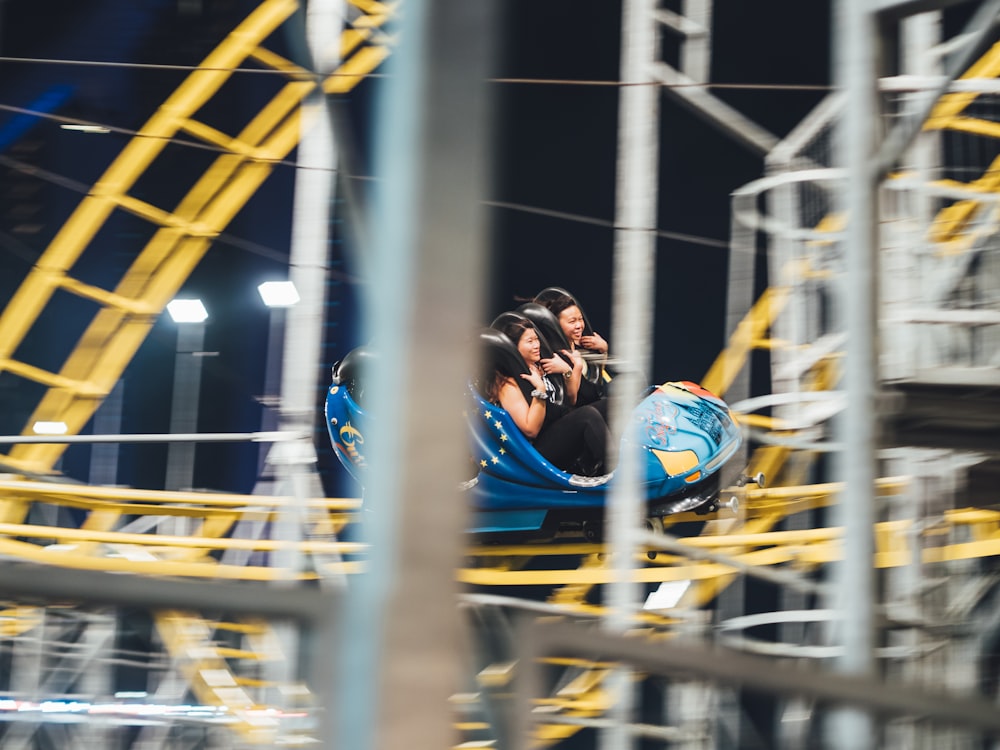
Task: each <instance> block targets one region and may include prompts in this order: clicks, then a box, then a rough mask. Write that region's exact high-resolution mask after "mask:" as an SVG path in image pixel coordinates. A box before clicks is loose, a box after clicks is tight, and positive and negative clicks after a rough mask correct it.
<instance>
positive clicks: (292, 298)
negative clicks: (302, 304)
mask: <svg viewBox="0 0 1000 750" xmlns="http://www.w3.org/2000/svg"><path fill="white" fill-rule="evenodd" d="M257 293H258V294H260V298H261V299H262V300H264V304H265V305H267V306H268V307H291V306H292V305H295V304H298V302H299V291H298V290H297V289H296V288H295V284H293V283H292V282H291V281H265V282H264V283H263V284H261V285H260V286H258V287H257Z"/></svg>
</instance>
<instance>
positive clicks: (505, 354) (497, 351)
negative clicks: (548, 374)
mask: <svg viewBox="0 0 1000 750" xmlns="http://www.w3.org/2000/svg"><path fill="white" fill-rule="evenodd" d="M494 322H496V321H494ZM509 329H510V330H511V332H512V333H514V334H515V335H517V336H518V338H520V334H518V333H517V332H516V329H517V326H516V322H515V321H512V322H511V325H510V326H509ZM479 347H480V350H479V352H480V356H479V359H480V361H479V364H480V369H479V376H478V378H477V379H476V385H477V387H478V388H479V392H480V393H482V394H483V396H485V397H486V400H487V401H492V402H494V403H496V402H497V395H498V392H499V388H500V384H501V383H502V382H503V381H504V380H506V379H507V378H513V379H514V381H515V382H516V383H517V384H518V387H519V388H521V390H522V391H524V392H525V393H527V392H528V391H530V389H531V385H530V384H527V381H525V380H524V378H522V377H520V375H521V373H526V372H528V366H527V365H526V364H525V362H524V358H523V357H522V356H521V354H520V352H519V351H518V349H517V344H516V343H515V342H514V341H513V340H512V339H511V338H510V336H508V335H507V334H506V333H504V332H503V331H501V330H500V329H499V328H497V327H495V326H493V327H490V328H484V329H483V330H482V331H480V333H479ZM523 384H525V385H523ZM525 387H527V389H528V391H525Z"/></svg>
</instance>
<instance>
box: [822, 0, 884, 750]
mask: <svg viewBox="0 0 1000 750" xmlns="http://www.w3.org/2000/svg"><path fill="white" fill-rule="evenodd" d="M834 34H835V37H834V39H835V42H834V43H835V48H834V49H835V55H834V63H835V66H834V67H835V71H836V73H837V75H838V80H837V84H838V86H839V88H841V89H842V90H843V91H844V93H845V96H846V102H845V105H846V106H845V109H844V112H843V115H842V117H841V120H840V122H839V123H838V124H837V127H836V129H835V131H834V135H835V142H834V148H835V151H834V155H835V160H836V162H837V164H838V166H842V167H843V168H844V169H845V170H846V172H847V180H846V183H845V184H844V188H843V192H842V193H841V195H840V206H839V209H840V210H841V211H843V213H844V214H845V216H846V217H847V226H846V228H845V231H844V234H843V236H842V238H841V253H842V255H843V257H844V259H845V261H844V262H845V266H846V270H845V271H844V272H843V273H842V278H841V286H840V289H839V292H840V294H839V301H838V306H839V308H838V309H839V314H840V315H841V316H842V318H841V320H842V321H843V324H844V325H843V327H844V329H845V330H846V331H847V345H846V355H847V356H846V363H845V374H844V378H843V385H842V387H843V388H844V390H846V392H847V406H846V409H845V414H844V418H843V420H842V422H841V423H840V430H841V441H840V442H841V443H842V444H843V445H844V446H845V447H844V450H843V453H842V454H841V455H840V465H839V466H838V471H839V472H840V473H841V474H842V475H843V476H844V482H845V488H844V492H843V494H842V495H841V499H840V503H839V505H838V512H839V522H840V525H841V526H843V528H844V555H843V558H842V561H841V562H840V564H839V565H838V566H837V568H836V573H835V575H836V576H837V578H836V583H837V589H838V591H837V594H836V602H835V608H836V609H838V610H839V611H841V612H842V613H843V618H842V620H841V621H840V632H839V635H840V638H838V639H837V640H839V641H840V642H841V643H842V644H843V648H844V650H843V656H842V657H840V659H839V662H838V668H839V670H840V671H841V672H844V673H846V674H849V675H852V676H857V677H860V678H870V677H871V676H872V675H874V670H875V657H874V652H875V651H874V650H875V596H876V590H875V564H874V554H875V540H874V531H873V529H874V526H875V479H876V467H875V452H876V447H877V443H876V435H875V432H876V402H875V394H876V389H877V371H876V370H877V363H878V351H877V341H876V330H877V326H878V319H877V311H878V306H877V295H878V290H877V278H878V276H877V273H878V270H877V262H878V261H877V248H878V246H879V245H878V237H877V223H876V217H877V216H878V190H877V179H878V178H877V175H876V171H875V160H874V158H873V157H874V156H875V152H876V141H875V127H876V122H877V119H876V118H877V105H876V102H877V99H876V97H877V88H876V79H877V66H876V58H877V55H878V39H879V32H878V24H877V17H876V16H875V14H874V13H873V12H872V2H871V0H839V2H838V4H837V6H836V9H835V16H834ZM827 732H828V736H827V739H828V740H829V742H830V746H831V747H834V748H843V749H844V750H866V749H869V748H874V747H875V742H876V740H875V730H874V723H873V720H872V717H871V716H870V715H869V714H868V713H866V712H865V711H861V710H858V709H856V708H851V709H843V710H840V711H836V712H835V713H834V715H833V716H832V717H831V721H830V723H829V725H828V727H827Z"/></svg>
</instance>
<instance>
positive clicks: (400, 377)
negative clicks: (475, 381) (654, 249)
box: [336, 0, 496, 750]
mask: <svg viewBox="0 0 1000 750" xmlns="http://www.w3.org/2000/svg"><path fill="white" fill-rule="evenodd" d="M493 8H494V4H493V2H492V0H476V2H467V0H407V2H406V5H405V13H404V14H403V15H402V16H401V17H400V27H399V29H398V38H399V46H398V47H397V48H396V49H395V50H394V52H393V55H392V57H391V58H390V59H389V69H388V73H389V76H388V78H387V79H386V80H385V82H384V87H385V88H384V90H383V92H382V94H383V97H382V99H381V101H380V107H379V109H378V123H377V125H378V128H379V133H378V137H377V139H376V170H375V171H376V176H377V178H378V184H377V188H376V193H375V196H374V203H373V206H374V212H373V215H372V219H371V239H372V252H373V259H372V260H373V262H372V263H371V264H369V268H370V269H373V272H372V277H371V279H370V282H371V284H370V287H371V296H370V297H369V298H368V299H367V300H366V307H365V314H366V318H365V320H366V323H367V333H368V335H369V336H370V337H371V343H370V346H371V347H372V349H373V350H374V351H375V352H376V353H377V356H378V362H379V364H378V365H376V366H373V367H372V368H371V370H370V371H369V372H366V373H365V377H366V378H367V379H368V381H369V382H370V383H371V387H370V388H369V392H370V393H372V394H373V395H374V398H373V403H372V405H371V410H370V411H371V415H372V429H371V434H370V435H366V436H365V437H366V443H367V445H368V446H369V447H370V449H371V450H370V454H369V458H370V466H371V468H372V471H371V472H370V473H369V481H368V483H367V484H366V486H365V508H366V511H367V513H366V514H365V521H364V523H363V535H364V538H365V539H366V540H367V541H369V542H370V543H371V552H370V554H369V560H368V571H367V572H366V573H363V574H362V575H360V576H352V577H351V579H350V581H349V582H348V586H349V588H348V606H347V608H346V609H345V611H344V613H343V614H344V623H345V629H344V630H343V631H342V633H343V638H342V640H341V643H340V644H339V646H340V664H339V665H338V678H339V679H338V687H339V699H338V705H337V709H338V713H339V718H338V722H337V737H336V739H337V748H338V750H369V748H372V747H379V748H392V749H393V750H395V749H396V748H399V750H403V749H404V748H405V749H406V750H409V748H413V747H415V746H419V747H427V748H446V747H452V746H453V745H454V744H456V743H455V741H454V740H455V738H454V730H453V723H452V717H451V714H450V710H449V702H448V699H449V698H450V697H451V695H452V694H453V693H454V692H455V691H456V690H457V689H458V688H459V686H460V685H461V679H460V673H461V666H462V665H461V653H460V649H458V648H457V644H459V643H460V642H461V639H460V637H459V627H460V620H459V610H458V607H457V599H456V596H457V593H458V589H457V584H456V580H455V569H456V567H457V566H458V565H459V563H460V561H461V557H462V553H463V549H464V535H463V532H464V530H465V516H466V512H465V499H464V498H463V497H462V496H461V495H460V494H459V490H458V487H459V484H460V482H461V480H462V479H464V478H466V477H464V476H463V469H464V467H465V465H466V464H465V460H466V456H467V448H466V445H465V428H464V425H463V421H462V409H463V405H464V396H463V393H464V392H465V388H466V387H467V378H468V376H469V374H470V373H471V372H472V371H473V366H474V360H475V356H476V349H475V347H473V346H471V345H470V337H469V333H470V332H471V331H472V330H473V329H474V328H476V327H477V326H478V325H479V323H478V321H480V320H481V319H482V311H481V310H480V308H479V302H480V300H481V298H482V294H481V288H482V285H483V280H484V268H485V263H484V262H483V255H484V253H483V244H484V237H485V233H484V216H483V206H482V203H481V201H482V200H483V198H484V197H485V196H484V190H485V184H486V172H487V168H486V155H485V153H484V149H485V146H486V144H487V143H489V138H488V135H487V131H488V119H487V106H486V91H485V86H486V79H487V78H488V67H489V46H490V40H491V39H492V38H493V37H494V36H495V26H496V25H495V22H494V20H493Z"/></svg>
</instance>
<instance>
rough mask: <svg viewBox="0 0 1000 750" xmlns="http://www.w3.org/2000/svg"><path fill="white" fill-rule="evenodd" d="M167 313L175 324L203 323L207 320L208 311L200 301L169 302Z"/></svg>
mask: <svg viewBox="0 0 1000 750" xmlns="http://www.w3.org/2000/svg"><path fill="white" fill-rule="evenodd" d="M167 312H168V313H170V317H171V318H172V319H173V321H174V322H175V323H203V322H205V321H206V320H207V319H208V311H207V310H206V309H205V305H204V304H202V301H201V300H200V299H175V300H171V301H170V302H168V303H167Z"/></svg>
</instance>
